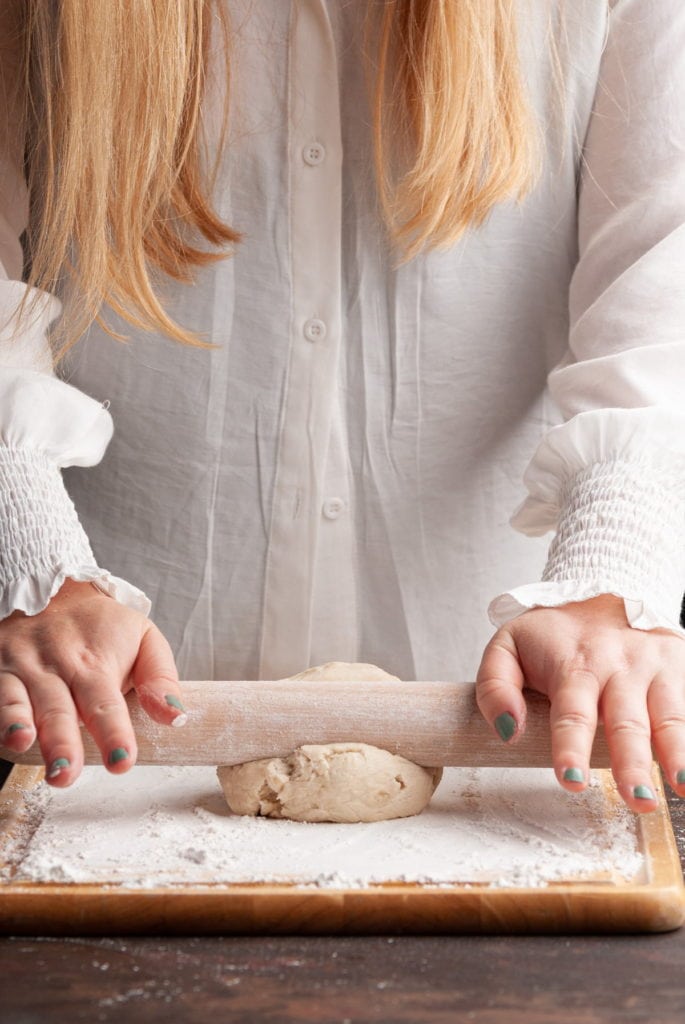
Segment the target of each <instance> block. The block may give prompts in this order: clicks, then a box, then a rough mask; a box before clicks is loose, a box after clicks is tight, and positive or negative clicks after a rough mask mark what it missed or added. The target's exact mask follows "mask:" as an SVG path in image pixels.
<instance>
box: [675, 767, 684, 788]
mask: <svg viewBox="0 0 685 1024" xmlns="http://www.w3.org/2000/svg"><path fill="white" fill-rule="evenodd" d="M675 780H676V782H677V783H678V785H679V786H682V785H683V783H685V768H681V769H680V771H679V772H678V774H677V775H676V777H675Z"/></svg>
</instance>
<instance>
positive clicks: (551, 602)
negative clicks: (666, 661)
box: [488, 410, 685, 638]
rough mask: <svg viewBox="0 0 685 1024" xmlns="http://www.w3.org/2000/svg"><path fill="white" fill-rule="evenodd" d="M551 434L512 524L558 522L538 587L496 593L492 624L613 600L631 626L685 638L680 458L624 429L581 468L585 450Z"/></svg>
mask: <svg viewBox="0 0 685 1024" xmlns="http://www.w3.org/2000/svg"><path fill="white" fill-rule="evenodd" d="M633 412H635V413H638V412H641V410H634V411H633ZM581 418H582V417H580V416H578V417H576V419H577V420H580V419H581ZM642 419H643V417H641V416H637V417H630V418H629V419H628V420H627V421H626V420H625V419H624V420H623V423H622V425H623V426H624V427H625V426H626V424H628V427H626V429H627V430H628V434H630V433H631V432H632V431H633V430H634V429H637V428H638V427H639V425H640V422H641V420H642ZM631 420H633V422H632V423H631V422H630V421H631ZM605 425H606V424H605ZM643 425H644V423H643ZM654 425H655V424H654V423H653V424H652V426H654ZM565 426H566V427H568V426H570V424H567V425H565ZM558 429H559V431H560V433H559V434H558V435H557V436H556V437H555V436H554V435H555V431H551V432H550V435H548V438H547V439H546V440H545V441H544V442H543V445H542V446H541V450H540V451H539V452H538V454H537V456H536V459H537V464H536V465H535V466H534V468H533V469H532V470H531V471H529V474H528V479H527V483H528V486H529V489H530V490H531V494H530V497H529V498H528V499H526V501H525V502H524V503H523V504H522V505H521V506H520V507H519V509H518V510H517V512H516V513H515V514H514V516H513V517H512V520H511V522H512V525H514V526H515V527H516V528H517V529H519V530H521V532H524V533H528V534H532V535H535V534H541V533H544V532H546V530H548V529H550V528H553V527H554V526H556V535H555V537H554V539H553V541H552V544H551V546H550V549H549V555H548V560H547V565H546V566H545V570H544V572H543V576H542V581H541V582H537V583H530V584H526V585H524V586H520V587H516V588H515V589H513V590H510V591H507V592H505V593H503V594H500V595H498V596H497V597H496V598H495V599H494V600H493V601H492V602H491V604H490V606H489V608H488V614H489V617H490V620H491V622H492V623H493V624H494V625H496V626H502V625H503V624H504V623H505V622H508V621H509V620H510V619H512V618H514V617H515V616H516V615H519V614H521V613H522V612H523V611H526V610H527V609H529V608H533V607H536V606H544V607H556V606H558V605H562V604H567V603H569V602H571V601H583V600H587V599H589V598H591V597H596V596H598V595H599V594H615V595H616V596H617V597H621V598H623V601H624V605H625V610H626V616H627V619H628V622H629V623H630V625H631V626H634V627H635V628H638V629H655V628H663V629H668V630H670V631H671V632H673V633H676V634H678V635H679V636H682V637H684V638H685V630H684V629H683V628H682V627H681V626H680V624H679V615H680V608H681V602H682V596H683V590H684V589H685V457H684V456H683V455H682V454H681V453H680V452H678V451H675V450H668V448H667V446H666V445H657V446H655V445H654V436H651V438H650V437H649V433H648V434H647V438H648V439H649V440H650V441H651V444H650V448H649V450H648V449H647V447H646V444H647V440H645V441H644V442H643V443H642V445H639V444H635V443H632V444H628V441H630V440H631V438H630V437H628V436H627V435H626V434H625V432H624V435H623V440H624V441H625V442H626V443H625V445H623V448H621V445H619V444H617V443H616V439H617V437H618V436H619V434H618V432H614V443H613V444H612V446H611V447H612V448H613V449H614V450H613V453H612V454H611V455H609V453H607V452H601V446H598V447H597V448H596V449H595V450H596V451H598V453H600V454H603V455H604V456H605V457H604V458H603V459H602V460H601V461H594V462H591V463H590V464H588V465H582V461H583V458H582V457H583V454H585V455H587V454H590V453H589V452H588V451H585V452H583V441H582V438H579V437H578V436H576V438H575V441H576V442H578V443H577V444H569V433H568V431H566V432H565V433H563V431H564V430H565V428H558ZM576 430H577V427H576ZM643 436H644V435H643ZM666 438H670V439H671V440H672V438H673V432H672V431H667V432H666V435H665V437H664V440H666ZM632 440H633V441H634V440H635V439H634V437H633V438H632ZM587 447H588V442H587V441H585V448H586V449H587ZM579 464H580V467H579ZM542 467H544V469H543V468H542Z"/></svg>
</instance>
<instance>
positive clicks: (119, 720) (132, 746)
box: [71, 669, 138, 775]
mask: <svg viewBox="0 0 685 1024" xmlns="http://www.w3.org/2000/svg"><path fill="white" fill-rule="evenodd" d="M71 692H72V695H73V698H74V702H75V704H76V708H77V710H78V713H79V714H80V716H81V720H82V721H83V724H84V726H85V727H86V729H87V730H88V732H89V733H90V735H91V736H92V737H93V739H94V740H95V742H96V744H97V746H98V749H99V750H100V753H101V754H102V762H103V764H104V765H105V767H106V768H107V770H108V771H109V772H112V773H113V774H115V775H122V774H123V773H124V772H127V771H128V770H129V769H130V768H132V767H133V765H134V764H135V763H136V757H137V755H138V746H137V743H136V737H135V733H134V731H133V726H132V725H131V719H130V717H129V713H128V707H127V705H126V701H125V700H124V695H123V694H122V692H121V685H120V683H119V681H118V680H117V679H116V677H115V674H114V672H112V673H111V674H110V672H109V671H108V670H107V669H102V670H101V671H100V672H98V673H93V672H92V671H89V672H84V673H82V674H81V675H80V676H77V677H75V678H74V679H72V680H71Z"/></svg>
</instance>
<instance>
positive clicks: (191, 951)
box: [0, 795, 685, 1024]
mask: <svg viewBox="0 0 685 1024" xmlns="http://www.w3.org/2000/svg"><path fill="white" fill-rule="evenodd" d="M669 803H670V807H671V814H672V818H673V825H674V830H675V833H676V837H677V839H678V845H679V849H680V854H681V860H682V862H683V864H684V865H685V801H679V800H677V799H676V798H675V797H673V796H672V795H669ZM0 972H1V973H0V978H1V979H2V981H1V982H0V991H1V995H0V1024H34V1022H35V1024H76V1022H80V1021H83V1022H87V1024H98V1022H100V1021H103V1022H110V1021H111V1022H115V1021H116V1022H117V1024H121V1022H122V1021H126V1024H139V1022H140V1024H144V1022H153V1021H154V1022H159V1021H164V1022H168V1024H186V1022H189V1024H190V1022H192V1024H195V1022H197V1024H206V1022H212V1024H223V1022H224V1021H239V1022H241V1024H242V1022H245V1024H249V1022H253V1021H264V1022H268V1024H291V1022H292V1024H308V1022H314V1021H315V1022H317V1024H323V1022H326V1024H345V1022H349V1024H358V1022H367V1021H368V1022H376V1021H378V1022H383V1024H393V1022H406V1024H448V1022H449V1024H452V1022H459V1024H461V1022H471V1021H473V1022H476V1024H556V1022H558V1024H594V1022H597V1021H606V1022H612V1024H613V1022H623V1021H625V1022H630V1024H637V1022H644V1024H676V1022H677V1024H683V1022H685V929H681V930H680V931H677V932H671V933H668V934H663V935H649V936H643V935H636V936H632V935H627V936H618V937H600V936H585V937H577V936H564V935H559V936H556V937H554V938H550V937H539V938H536V937H533V938H530V937H526V938H523V937H522V938H518V937H473V936H459V937H454V938H451V937H435V938H433V937H413V936H398V937H391V936H388V937H384V936H379V937H370V938H357V937H355V938H319V937H317V938H307V939H301V938H287V937H286V938H274V939H271V938H225V939H224V938H218V939H204V938H202V939H195V938H180V939H172V940H170V939H167V938H163V937H160V938H149V939H140V938H135V939H126V938H123V939H27V938H8V939H3V940H0Z"/></svg>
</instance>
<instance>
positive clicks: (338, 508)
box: [321, 498, 345, 519]
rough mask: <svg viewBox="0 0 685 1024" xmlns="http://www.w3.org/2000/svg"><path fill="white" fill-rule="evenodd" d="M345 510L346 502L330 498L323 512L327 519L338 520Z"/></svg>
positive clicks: (324, 505) (325, 502)
mask: <svg viewBox="0 0 685 1024" xmlns="http://www.w3.org/2000/svg"><path fill="white" fill-rule="evenodd" d="M344 508H345V502H344V501H343V500H342V498H328V499H327V501H324V503H323V508H322V510H321V511H322V512H323V514H324V515H325V517H326V519H337V518H338V516H339V515H340V513H341V512H342V510H343V509H344Z"/></svg>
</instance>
